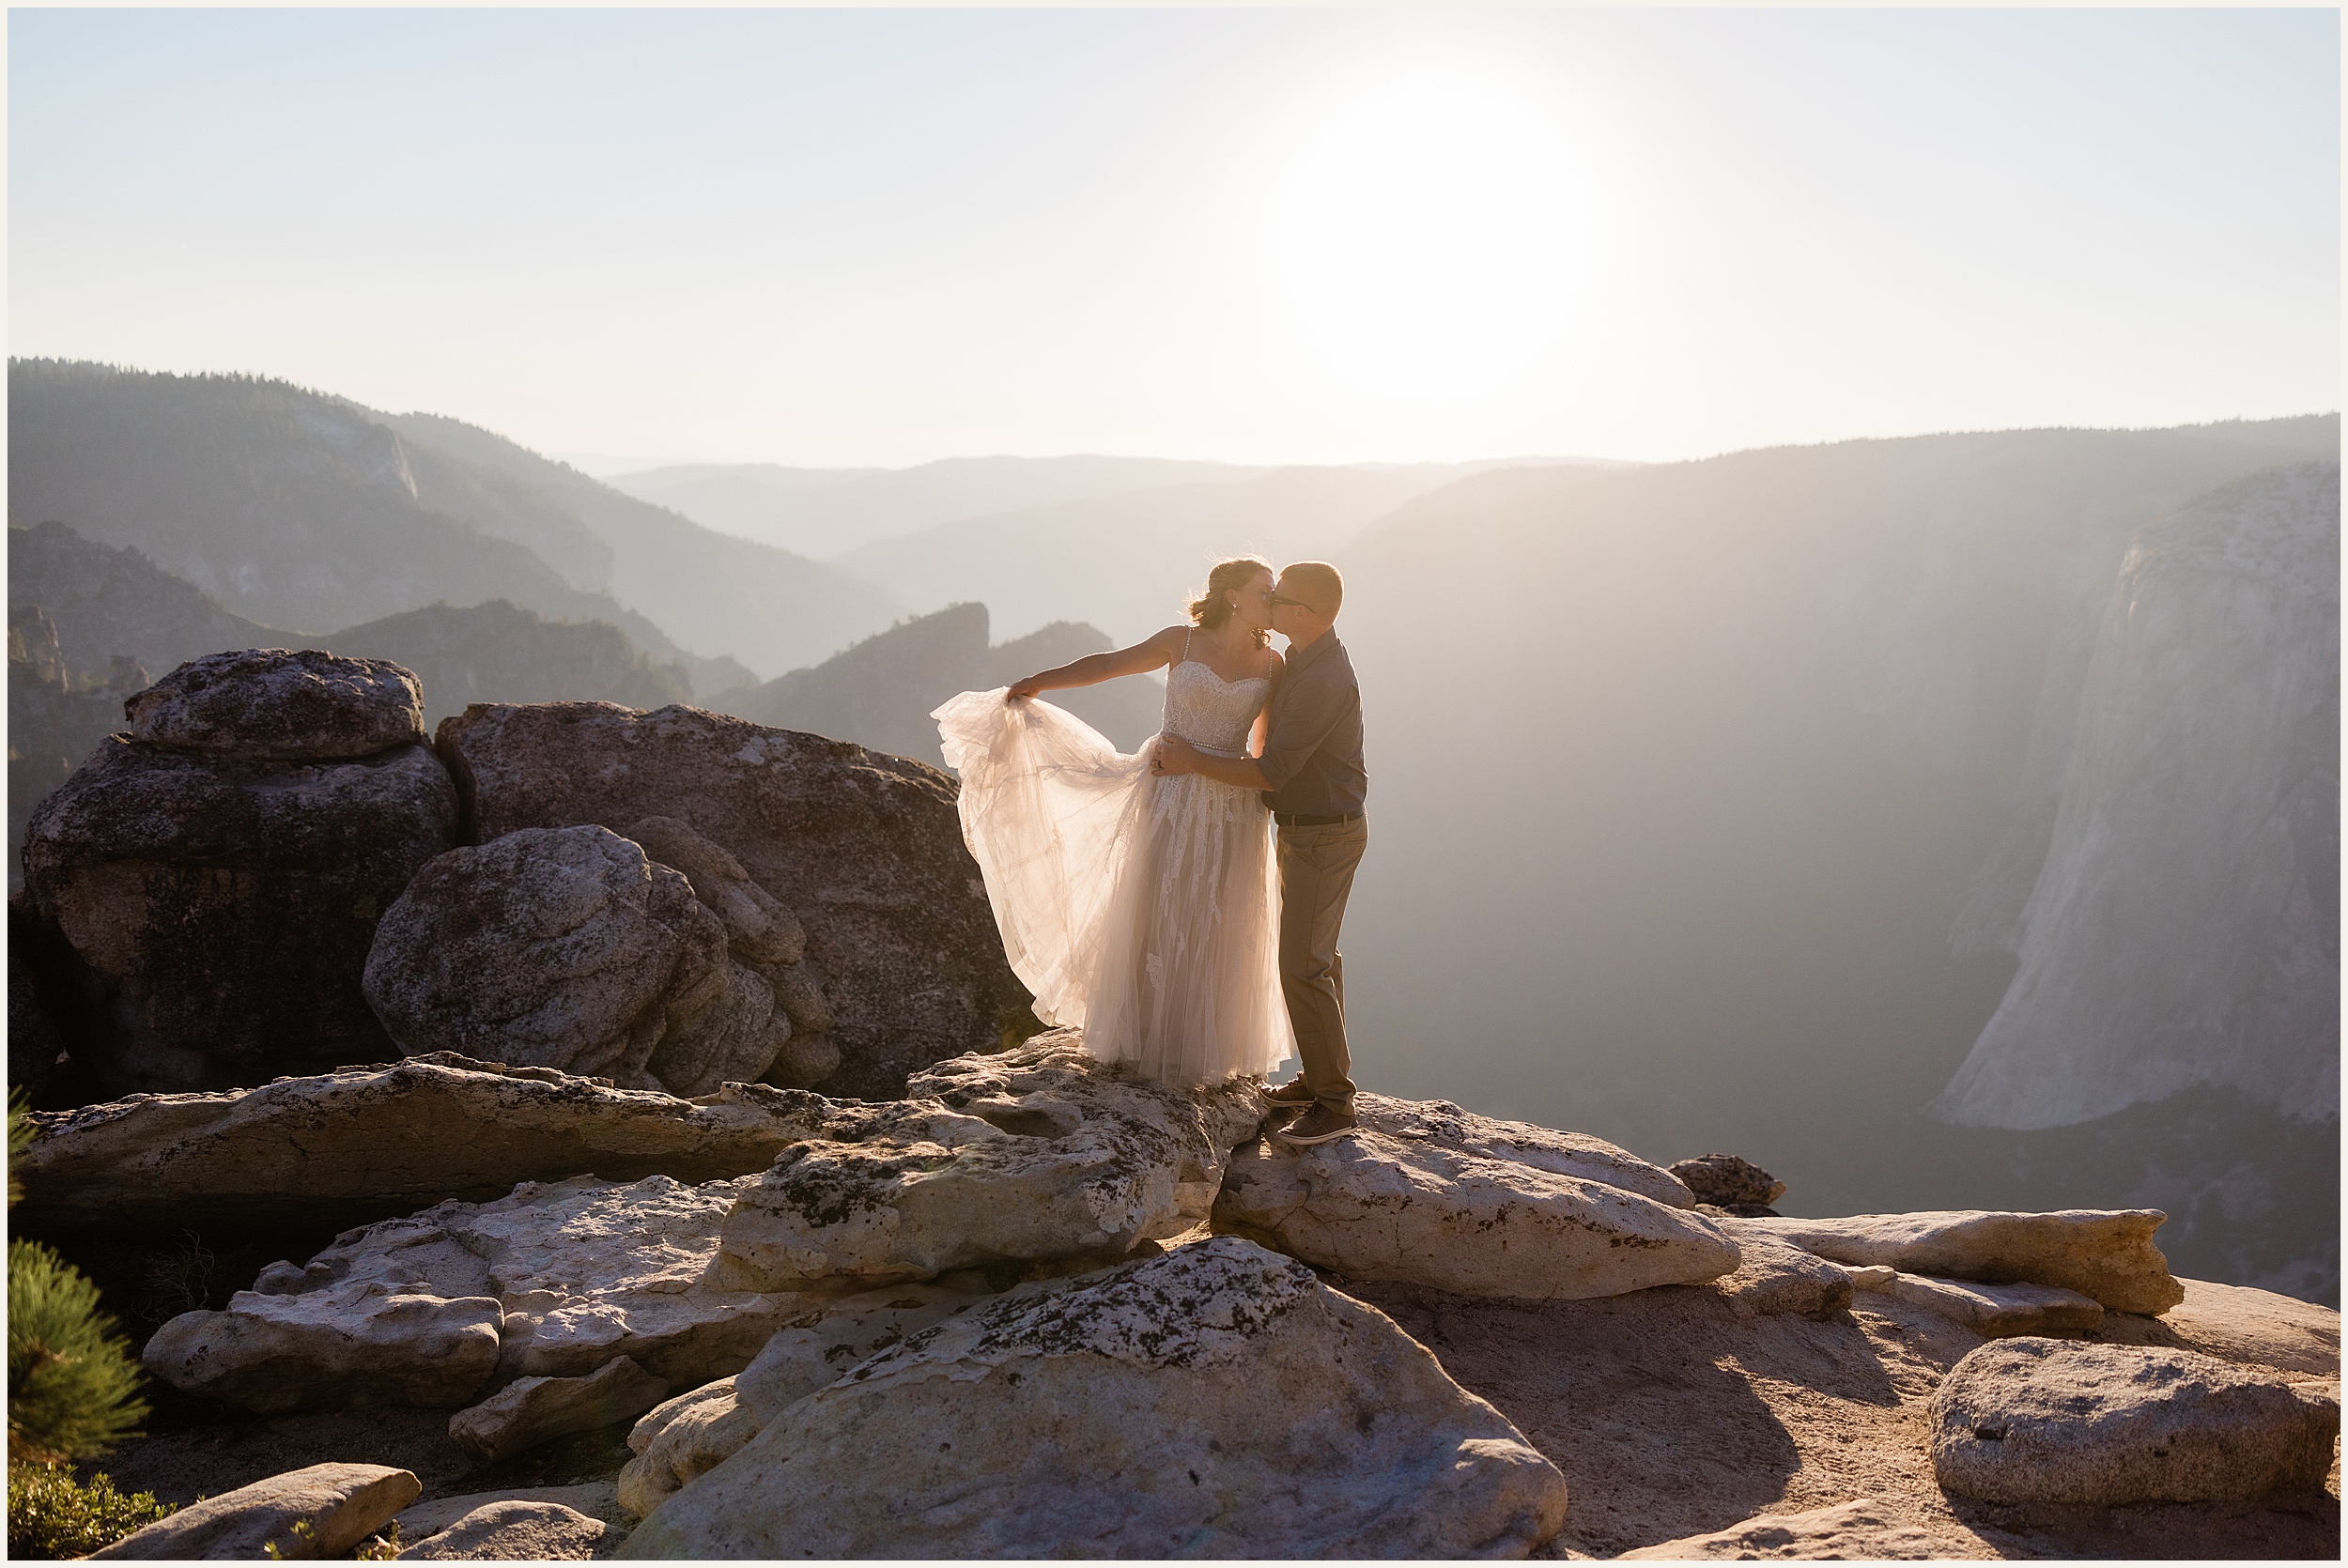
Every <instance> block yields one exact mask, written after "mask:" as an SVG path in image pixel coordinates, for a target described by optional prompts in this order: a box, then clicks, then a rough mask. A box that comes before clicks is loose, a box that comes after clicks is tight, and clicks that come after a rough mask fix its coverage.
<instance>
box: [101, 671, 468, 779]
mask: <svg viewBox="0 0 2348 1568" xmlns="http://www.w3.org/2000/svg"><path fill="white" fill-rule="evenodd" d="M122 711H123V713H124V715H126V716H128V717H129V719H130V721H131V739H132V740H134V741H140V742H143V743H145V744H146V745H147V746H161V747H162V748H163V749H164V750H166V751H189V752H200V753H205V754H208V755H212V756H219V757H242V758H245V759H247V760H249V761H277V762H327V761H338V760H340V759H343V758H347V757H372V756H375V755H376V754H377V753H378V752H383V751H391V750H394V749H395V748H396V747H399V746H422V745H423V744H425V740H426V739H427V737H426V736H425V731H424V684H423V683H422V682H420V681H418V680H417V679H416V677H415V676H414V675H413V674H412V673H410V672H409V670H407V669H402V668H401V667H400V666H398V665H395V664H394V663H392V661H391V660H389V659H353V658H345V657H342V656H340V655H338V654H334V653H321V652H319V651H318V650H317V649H315V648H311V649H303V650H302V651H301V652H299V653H292V652H288V651H287V650H286V649H283V648H247V649H242V650H239V651H236V652H232V653H207V654H205V655H204V656H203V657H202V658H197V659H191V660H189V661H188V662H187V663H185V664H183V665H181V666H179V667H178V669H174V670H173V671H172V672H171V673H170V674H168V675H166V676H164V677H163V678H162V680H160V681H158V682H156V683H155V684H153V685H151V686H149V687H147V689H146V690H145V691H143V692H140V693H139V694H138V695H137V696H136V697H133V698H131V699H130V700H129V701H127V702H125V703H124V704H123V705H122Z"/></svg>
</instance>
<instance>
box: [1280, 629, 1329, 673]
mask: <svg viewBox="0 0 2348 1568" xmlns="http://www.w3.org/2000/svg"><path fill="white" fill-rule="evenodd" d="M1336 646H1337V634H1336V631H1334V630H1332V631H1329V632H1327V633H1324V634H1323V635H1322V636H1321V638H1319V639H1318V640H1316V641H1313V642H1309V643H1307V644H1305V646H1304V647H1302V648H1291V649H1290V650H1289V656H1288V666H1289V669H1290V670H1291V671H1293V670H1297V669H1305V668H1306V667H1307V666H1310V665H1315V664H1319V663H1320V662H1321V659H1322V658H1324V657H1325V656H1327V654H1328V653H1329V650H1331V649H1332V648H1335V647H1336Z"/></svg>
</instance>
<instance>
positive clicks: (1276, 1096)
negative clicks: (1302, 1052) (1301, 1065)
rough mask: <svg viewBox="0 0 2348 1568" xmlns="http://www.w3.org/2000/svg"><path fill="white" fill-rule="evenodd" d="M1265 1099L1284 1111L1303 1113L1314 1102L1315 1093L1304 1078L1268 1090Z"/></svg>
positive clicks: (1264, 1093)
mask: <svg viewBox="0 0 2348 1568" xmlns="http://www.w3.org/2000/svg"><path fill="white" fill-rule="evenodd" d="M1263 1097H1264V1099H1268V1100H1270V1101H1272V1103H1273V1104H1274V1105H1275V1106H1277V1107H1279V1108H1280V1109H1281V1110H1283V1111H1302V1110H1303V1109H1304V1108H1305V1106H1307V1105H1310V1104H1311V1103H1312V1102H1313V1092H1312V1090H1310V1089H1308V1088H1306V1087H1305V1081H1304V1080H1303V1079H1302V1078H1294V1079H1290V1081H1289V1082H1288V1083H1286V1084H1281V1085H1280V1086H1279V1087H1278V1088H1276V1089H1266V1090H1265V1091H1264V1092H1263Z"/></svg>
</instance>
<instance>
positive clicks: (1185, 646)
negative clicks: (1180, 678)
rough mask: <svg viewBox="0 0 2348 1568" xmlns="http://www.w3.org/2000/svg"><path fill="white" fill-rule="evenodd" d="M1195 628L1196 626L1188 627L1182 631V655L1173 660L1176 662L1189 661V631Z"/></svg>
mask: <svg viewBox="0 0 2348 1568" xmlns="http://www.w3.org/2000/svg"><path fill="white" fill-rule="evenodd" d="M1193 631H1197V627H1196V626H1194V627H1192V628H1190V630H1189V631H1185V632H1184V633H1182V657H1181V658H1179V659H1176V660H1175V661H1174V662H1175V663H1176V664H1188V663H1189V662H1190V636H1191V632H1193Z"/></svg>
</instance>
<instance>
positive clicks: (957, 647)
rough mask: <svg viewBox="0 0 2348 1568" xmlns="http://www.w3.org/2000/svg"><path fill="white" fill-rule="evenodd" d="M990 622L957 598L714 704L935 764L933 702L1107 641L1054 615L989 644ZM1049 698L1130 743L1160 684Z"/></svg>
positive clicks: (1123, 683)
mask: <svg viewBox="0 0 2348 1568" xmlns="http://www.w3.org/2000/svg"><path fill="white" fill-rule="evenodd" d="M987 622H988V617H987V607H985V606H984V605H955V606H953V607H950V608H948V609H942V610H939V611H937V612H936V613H935V614H934V615H925V616H921V617H919V618H918V619H916V620H912V621H908V622H905V623H903V624H901V625H897V626H892V627H890V628H889V629H888V631H886V632H883V633H881V634H880V635H879V636H878V637H874V638H866V639H865V640H864V641H862V642H859V643H857V645H856V646H855V647H853V648H851V649H849V650H848V651H847V652H845V653H841V654H839V655H838V656H837V657H834V658H831V659H828V660H826V661H825V662H824V663H823V664H820V665H817V666H815V667H814V668H812V669H795V670H793V671H792V672H791V673H790V674H788V675H785V676H782V677H781V678H780V679H778V680H773V681H769V682H767V683H766V684H765V685H763V686H756V687H751V688H748V689H745V690H740V691H732V692H724V693H720V694H719V695H718V697H717V698H715V699H712V705H713V706H715V707H717V708H719V709H721V710H723V711H724V712H726V713H730V714H735V715H740V716H741V717H743V718H747V719H750V720H752V721H754V722H756V723H759V724H771V725H774V726H777V727H778V728H780V729H784V730H811V731H813V732H814V733H816V734H819V735H829V736H831V737H833V738H834V739H836V740H843V741H855V742H857V744H859V745H862V746H871V747H873V749H874V750H876V751H892V752H895V753H896V754H897V755H898V756H901V757H918V758H919V759H920V760H921V761H925V762H928V763H930V764H932V765H933V766H941V767H942V766H943V765H944V763H945V759H944V756H943V754H942V753H941V752H940V751H939V748H938V743H937V724H936V722H935V720H934V719H932V718H931V717H930V710H931V709H933V708H935V707H936V706H937V705H938V704H939V703H941V702H943V701H945V700H946V699H948V698H950V697H952V696H953V695H954V694H955V693H957V692H964V691H987V690H991V689H992V688H994V687H996V686H1002V685H1009V684H1011V683H1012V682H1013V681H1015V680H1017V679H1019V678H1020V677H1021V676H1023V675H1032V674H1034V673H1035V672H1036V671H1038V670H1042V669H1052V668H1053V667H1054V666H1056V665H1062V664H1066V663H1067V662H1068V661H1069V660H1071V659H1077V658H1082V657H1083V656H1084V655H1085V654H1087V653H1100V652H1101V651H1103V650H1104V649H1105V648H1107V647H1108V646H1109V639H1108V638H1106V637H1104V636H1103V635H1102V634H1101V633H1100V632H1098V631H1096V630H1094V629H1093V628H1092V627H1090V626H1086V625H1079V624H1075V623H1069V622H1056V623H1053V624H1052V625H1049V626H1045V627H1043V629H1042V630H1040V631H1036V632H1031V633H1029V634H1028V635H1027V636H1026V637H1024V638H1018V639H1017V640H1016V641H1012V642H1006V643H1002V644H999V645H996V646H993V647H990V646H988V643H987ZM1049 700H1050V701H1052V702H1055V703H1058V705H1059V706H1060V707H1062V708H1065V709H1067V710H1068V711H1069V712H1070V713H1073V714H1074V715H1076V716H1077V717H1078V718H1081V719H1083V720H1084V721H1085V722H1086V723H1088V724H1089V725H1091V726H1092V727H1093V728H1094V729H1095V730H1100V731H1101V733H1103V734H1104V735H1106V736H1107V737H1108V738H1109V739H1110V740H1112V741H1114V742H1116V743H1117V745H1118V746H1120V748H1121V749H1124V750H1127V751H1131V750H1133V749H1135V747H1137V746H1140V744H1141V743H1142V741H1143V740H1144V739H1146V738H1147V737H1149V736H1151V735H1152V734H1155V733H1156V732H1157V728H1158V722H1159V718H1160V716H1161V714H1162V711H1163V709H1164V707H1165V703H1166V687H1165V685H1164V684H1162V683H1161V682H1160V681H1158V680H1156V679H1154V678H1151V677H1149V676H1127V677H1125V678H1123V679H1121V680H1117V681H1110V682H1106V683H1104V684H1101V685H1097V686H1085V687H1080V688H1077V689H1075V690H1073V691H1056V692H1054V693H1052V694H1051V696H1050V698H1049Z"/></svg>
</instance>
